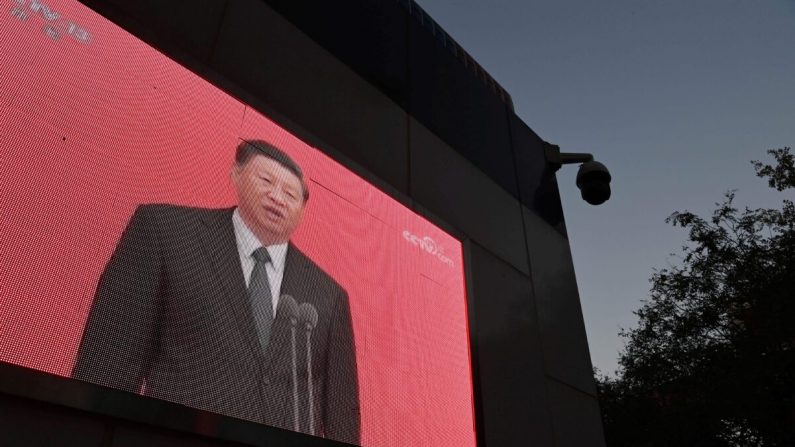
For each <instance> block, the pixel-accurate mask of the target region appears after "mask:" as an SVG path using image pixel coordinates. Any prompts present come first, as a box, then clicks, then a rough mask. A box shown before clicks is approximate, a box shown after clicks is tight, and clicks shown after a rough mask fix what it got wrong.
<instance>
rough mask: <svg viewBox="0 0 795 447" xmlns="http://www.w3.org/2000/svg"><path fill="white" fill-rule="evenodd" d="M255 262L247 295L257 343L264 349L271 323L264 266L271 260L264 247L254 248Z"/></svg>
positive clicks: (271, 306)
mask: <svg viewBox="0 0 795 447" xmlns="http://www.w3.org/2000/svg"><path fill="white" fill-rule="evenodd" d="M251 255H252V256H253V257H254V259H255V260H256V263H255V264H254V270H252V271H251V280H250V281H249V283H248V297H249V299H250V300H251V310H252V312H253V314H254V322H255V324H256V325H257V335H259V343H260V346H261V347H262V350H263V351H264V350H265V348H267V347H268V340H270V336H271V326H272V325H273V297H272V296H271V287H270V282H269V281H268V271H267V269H266V266H267V265H268V263H269V262H271V257H270V255H269V254H268V250H266V249H265V247H260V248H258V249H256V250H254V253H252V254H251Z"/></svg>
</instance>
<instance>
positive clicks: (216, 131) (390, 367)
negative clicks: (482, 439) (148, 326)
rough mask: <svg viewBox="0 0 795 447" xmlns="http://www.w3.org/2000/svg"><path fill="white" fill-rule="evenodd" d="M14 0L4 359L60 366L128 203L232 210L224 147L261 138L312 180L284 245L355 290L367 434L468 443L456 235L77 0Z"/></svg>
mask: <svg viewBox="0 0 795 447" xmlns="http://www.w3.org/2000/svg"><path fill="white" fill-rule="evenodd" d="M23 3H24V4H23V5H19V4H18V2H17V1H3V2H2V3H0V5H2V6H0V172H2V175H0V191H1V192H0V253H2V264H0V302H1V303H2V306H1V307H0V360H2V361H5V362H10V363H14V364H18V365H22V366H26V367H31V368H35V369H38V370H42V371H46V372H49V373H53V374H58V375H64V376H68V375H69V373H70V371H71V368H72V365H73V363H74V360H75V355H76V351H77V347H78V344H79V341H80V337H81V334H82V331H83V327H84V324H85V322H86V318H87V315H88V310H89V309H90V306H91V301H92V299H93V296H94V291H95V289H96V285H97V281H98V278H99V275H100V273H101V272H102V270H103V268H104V266H105V264H106V263H107V261H108V259H109V258H110V255H111V253H112V252H113V250H114V248H115V246H116V244H117V242H118V240H119V237H120V235H121V232H122V230H123V229H124V227H125V225H126V224H127V221H128V220H129V218H130V216H131V215H132V212H133V210H134V209H135V208H136V206H137V205H138V204H141V203H172V204H183V205H192V206H202V207H226V206H231V205H233V204H234V203H235V196H234V192H233V189H232V186H231V184H230V182H229V171H230V167H231V164H232V160H233V156H234V149H235V147H236V145H237V144H238V143H239V141H240V138H246V139H249V138H250V139H265V140H268V141H270V142H272V143H274V144H276V145H277V146H278V147H280V148H282V149H283V150H285V151H286V152H287V153H288V154H290V155H291V156H292V157H293V158H294V159H295V160H296V161H297V162H298V164H299V165H301V166H302V168H303V169H304V172H305V173H306V175H307V177H308V179H309V189H310V194H311V198H310V200H309V202H308V203H307V209H306V213H305V216H304V220H303V222H302V224H301V226H300V227H299V229H298V230H297V232H296V234H295V235H294V236H293V242H294V243H295V244H296V245H297V246H298V247H299V248H301V250H303V251H304V252H305V253H307V254H308V255H309V256H310V257H311V258H312V259H313V260H314V261H315V262H316V263H317V264H319V265H320V267H322V268H323V269H324V270H325V271H326V272H328V273H329V274H331V275H332V276H333V277H334V278H335V279H336V280H337V281H338V282H339V283H340V284H342V285H343V286H344V287H345V288H346V289H347V291H348V292H349V295H350V300H351V312H352V316H353V323H354V331H355V337H356V347H357V362H358V365H359V386H360V399H361V405H362V444H363V445H366V446H406V445H438V446H443V445H448V446H456V447H461V446H473V445H475V434H474V421H473V410H472V405H473V403H472V382H471V372H470V358H469V346H468V335H467V316H466V301H465V289H464V277H463V265H462V264H463V259H462V248H461V243H460V242H459V241H458V240H456V239H455V238H453V237H451V236H449V235H448V234H446V233H445V232H443V231H441V230H440V229H439V228H437V227H436V226H434V225H433V224H431V223H429V222H428V221H427V220H425V219H423V218H421V217H419V216H417V215H416V214H414V213H413V212H412V211H411V210H409V209H407V208H406V207H404V206H403V205H401V204H400V203H398V202H397V201H395V200H394V199H392V198H390V197H389V196H388V195H386V194H384V193H382V192H381V191H379V190H377V189H376V188H374V187H373V186H371V185H370V184H368V183H367V182H366V181H364V180H363V179H361V178H360V177H358V176H356V175H354V174H352V173H351V172H350V171H349V170H347V169H346V168H344V167H343V166H341V165H340V164H338V163H336V162H335V161H333V160H332V159H330V158H329V157H327V156H325V155H324V154H323V153H321V152H320V151H318V150H316V149H314V148H312V147H310V146H308V145H307V144H306V143H304V142H303V141H301V140H300V139H298V138H297V137H295V136H293V135H292V134H290V133H289V132H287V131H286V130H284V129H283V128H281V127H279V126H278V125H277V124H275V123H274V122H272V121H271V120H269V119H268V118H267V117H265V116H263V115H261V114H259V113H258V112H256V111H254V110H252V109H251V108H249V107H248V106H246V105H245V104H243V103H241V102H240V101H238V100H236V99H235V98H233V97H231V96H229V95H227V94H226V93H224V92H222V91H221V90H219V89H218V88H216V87H214V86H212V85H211V84H209V83H207V82H206V81H204V80H202V79H201V78H199V77H198V76H196V75H195V74H193V73H192V72H190V71H188V70H186V69H184V68H183V67H181V66H180V65H178V64H176V63H175V62H173V61H171V60H170V59H168V58H167V57H165V56H164V55H162V54H160V53H159V52H157V51H156V50H154V49H152V48H151V47H149V46H147V45H146V44H144V43H142V42H141V41H139V40H138V39H136V38H134V37H132V36H131V35H129V34H128V33H127V32H125V31H123V30H121V29H120V28H118V27H117V26H115V25H113V24H112V23H110V22H109V21H107V20H105V19H104V18H102V17H100V16H98V15H97V14H95V13H94V12H92V11H91V10H89V9H87V8H86V7H84V6H83V5H81V4H80V3H78V2H76V1H68V0H66V1H52V0H51V1H47V3H46V5H44V4H43V3H41V2H39V4H40V5H44V7H45V8H47V11H42V9H41V6H40V7H39V10H38V11H36V10H35V8H31V5H30V4H29V3H27V2H23ZM15 8H21V10H23V11H25V12H26V13H27V17H24V18H20V14H19V11H20V9H16V10H15ZM47 12H49V13H50V17H52V13H54V12H55V13H57V15H58V19H55V20H48V17H47V14H46V13H47ZM70 24H71V26H70ZM48 25H49V26H52V28H49V29H48V28H47V26H48ZM79 29H83V30H85V31H86V32H87V33H88V36H90V38H89V39H85V36H86V34H80V32H79ZM70 33H71V34H70ZM78 37H80V38H78ZM81 38H82V40H81ZM419 240H424V243H418V241H419ZM431 241H432V242H431ZM340 254H344V255H340Z"/></svg>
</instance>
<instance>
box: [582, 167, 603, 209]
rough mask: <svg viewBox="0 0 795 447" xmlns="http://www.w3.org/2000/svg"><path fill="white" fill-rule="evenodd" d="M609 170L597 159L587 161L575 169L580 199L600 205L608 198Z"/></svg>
mask: <svg viewBox="0 0 795 447" xmlns="http://www.w3.org/2000/svg"><path fill="white" fill-rule="evenodd" d="M610 179H611V176H610V172H609V171H608V170H607V167H605V165H603V164H602V163H599V162H598V161H588V162H585V163H583V164H582V165H580V170H579V171H577V187H578V188H580V193H581V194H582V199H583V200H585V201H586V202H588V203H590V204H591V205H601V204H603V203H605V202H606V201H607V199H609V198H610Z"/></svg>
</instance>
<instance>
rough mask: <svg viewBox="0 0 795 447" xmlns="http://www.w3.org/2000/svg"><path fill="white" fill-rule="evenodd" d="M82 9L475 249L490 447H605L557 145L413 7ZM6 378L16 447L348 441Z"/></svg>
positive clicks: (224, 2) (352, 0) (364, 2)
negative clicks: (553, 153)
mask: <svg viewBox="0 0 795 447" xmlns="http://www.w3.org/2000/svg"><path fill="white" fill-rule="evenodd" d="M83 3H84V4H86V5H88V6H89V7H91V8H93V9H95V10H96V11H97V12H99V13H101V14H102V15H104V16H106V17H107V18H109V19H110V20H112V21H114V22H116V23H117V24H119V25H120V26H122V27H124V28H125V29H127V30H128V31H130V32H131V33H133V34H135V35H136V36H138V37H139V38H141V39H143V40H145V41H146V42H148V43H149V44H151V45H152V46H154V47H156V48H158V49H160V50H161V51H163V52H165V53H166V54H168V55H169V56H170V57H172V58H173V59H175V60H177V61H178V62H180V63H181V64H183V65H185V66H186V67H188V68H189V69H191V70H192V71H194V72H196V73H198V74H199V75H201V76H203V77H205V78H206V79H208V80H209V81H211V82H213V83H214V84H216V85H218V86H219V87H220V88H222V89H224V90H225V91H227V92H229V93H230V94H232V95H233V96H236V97H238V98H240V99H241V100H242V101H244V102H246V103H247V104H249V105H251V106H253V107H255V108H257V109H259V110H261V111H262V112H263V113H265V114H267V115H268V116H269V117H272V118H273V119H275V120H276V121H277V122H279V124H280V125H282V126H284V127H286V128H287V129H290V131H291V132H293V133H294V134H296V135H298V136H300V137H301V138H303V139H304V140H306V141H307V142H309V144H311V145H313V146H315V147H318V148H320V149H321V150H323V151H324V152H326V153H327V154H329V155H330V156H332V157H333V158H335V159H336V160H338V161H339V162H341V163H343V164H344V165H346V166H347V167H349V168H350V169H352V170H353V171H355V172H356V173H358V174H359V175H361V176H363V177H364V178H366V179H368V180H369V181H370V182H372V183H373V184H375V185H376V186H377V187H379V188H380V189H382V190H384V191H386V192H387V193H389V194H390V195H392V196H393V197H395V198H396V199H397V200H399V201H401V202H402V203H404V204H405V205H406V206H408V207H410V208H412V209H413V210H415V211H416V212H418V213H419V214H421V215H423V216H426V217H427V218H429V219H430V220H431V221H433V222H434V223H436V224H437V225H439V226H441V227H442V228H444V229H446V230H447V231H448V232H450V233H451V234H453V235H455V236H456V237H458V238H460V239H461V240H462V241H464V245H465V257H466V261H467V265H466V274H467V281H468V298H469V300H470V306H469V308H470V311H471V315H470V329H471V347H472V359H473V365H472V366H473V371H474V381H475V383H474V388H475V390H474V391H475V398H476V421H477V427H478V445H480V446H484V447H495V446H501V447H502V446H519V445H522V446H558V447H566V446H577V447H581V446H602V445H604V440H603V434H602V428H601V421H600V416H599V408H598V404H597V401H596V394H595V387H594V381H593V377H592V370H591V361H590V358H589V353H588V345H587V341H586V336H585V329H584V326H583V319H582V314H581V309H580V302H579V297H578V293H577V287H576V283H575V278H574V271H573V266H572V262H571V255H570V249H569V245H568V241H567V236H566V229H565V225H564V221H563V215H562V210H561V207H560V197H559V193H558V188H557V184H556V179H555V176H554V171H553V170H552V169H551V168H550V167H549V166H548V165H547V162H546V160H545V159H544V150H543V148H544V145H545V143H544V141H543V140H542V139H541V138H539V137H538V136H537V135H536V134H535V133H534V132H533V131H532V130H531V129H530V128H529V127H528V126H527V125H526V124H525V123H523V122H522V121H521V120H520V119H519V118H518V117H517V116H516V115H515V114H514V112H513V107H512V104H511V100H510V97H509V96H508V94H507V93H506V92H505V91H504V90H503V89H502V88H501V87H500V86H499V85H497V84H496V83H495V82H494V80H493V79H491V77H490V76H489V75H488V74H487V73H485V72H484V71H483V69H482V68H481V67H479V66H478V65H477V63H475V62H474V61H473V60H472V59H471V57H469V56H468V55H467V54H466V53H465V52H464V51H463V50H462V49H461V48H460V47H459V46H458V45H457V44H456V43H455V42H454V41H453V40H452V39H451V38H450V37H449V36H448V35H447V34H446V33H445V32H444V31H443V30H441V29H440V28H439V27H438V25H437V24H436V23H435V22H434V21H433V20H431V19H430V18H429V17H428V16H427V14H425V13H424V12H423V11H422V10H421V9H420V8H419V7H418V6H417V5H416V4H414V3H413V2H409V1H395V0H345V1H338V2H310V1H305V0H234V1H232V0H203V1H195V0H193V1H187V0H170V1H162V0H135V1H133V0H85V1H83ZM1 366H2V367H1V368H0V384H1V385H0V386H2V390H1V391H2V394H0V414H3V415H4V416H3V417H2V418H0V444H3V445H75V446H77V445H79V446H110V445H112V446H119V447H121V446H132V445H150V446H159V445H177V446H179V445H191V446H195V445H201V446H204V445H207V446H215V445H296V446H298V445H301V446H304V445H306V446H310V445H312V446H314V445H317V446H320V445H338V444H335V443H332V442H328V441H325V440H321V439H314V438H310V437H307V436H303V435H300V434H295V433H289V432H283V431H280V430H275V429H270V428H268V427H262V426H258V425H256V424H251V423H245V422H242V421H236V420H231V419H229V418H224V417H220V416H215V415H209V414H207V413H202V412H198V411H191V410H188V409H185V408H181V407H178V406H176V405H171V404H167V403H160V402H151V401H149V400H147V399H145V398H142V397H139V396H130V395H126V394H124V393H120V392H115V391H110V390H104V389H100V388H98V387H93V386H91V385H88V384H82V383H75V382H73V381H69V380H66V379H60V378H56V377H50V376H46V375H44V374H41V373H36V372H33V371H30V370H25V369H22V368H17V367H13V366H10V365H1ZM47 440H49V441H47ZM53 440H54V441H53Z"/></svg>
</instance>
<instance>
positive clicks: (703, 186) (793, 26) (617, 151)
mask: <svg viewBox="0 0 795 447" xmlns="http://www.w3.org/2000/svg"><path fill="white" fill-rule="evenodd" d="M419 4H420V6H422V7H423V8H424V9H425V10H426V11H427V12H428V13H429V14H430V15H431V16H432V17H433V18H434V19H435V20H436V21H437V22H438V23H439V24H440V25H441V26H442V27H443V28H444V29H445V30H446V31H447V32H448V33H449V34H450V35H451V36H453V38H454V39H455V40H456V41H458V43H459V44H461V46H463V47H464V48H465V49H466V50H467V51H468V52H469V53H470V54H471V55H472V56H473V57H474V58H475V59H476V60H477V61H478V62H479V63H480V64H481V65H482V66H483V67H484V68H485V69H486V70H487V71H488V72H489V73H490V74H491V75H492V76H493V77H494V78H495V79H496V80H497V81H498V82H499V83H500V84H501V85H502V86H503V87H505V89H506V90H508V92H509V93H510V94H511V96H512V97H513V101H514V105H515V108H516V112H517V114H518V115H519V116H520V117H521V118H522V119H523V120H524V121H525V122H526V123H527V124H528V125H529V126H530V127H531V128H532V129H533V130H535V131H536V133H538V134H539V135H540V136H541V137H542V138H544V139H545V140H547V141H549V142H551V143H555V144H558V145H560V146H561V149H562V150H564V151H568V152H592V153H594V154H595V156H596V158H597V160H599V161H602V162H603V163H605V164H606V165H607V166H608V168H609V169H610V171H611V173H612V174H613V185H612V186H613V197H612V199H611V200H610V201H609V202H607V203H606V204H604V205H602V206H599V207H593V206H590V205H588V204H586V203H585V202H583V201H582V200H581V199H580V197H579V191H578V190H577V188H576V186H575V185H574V178H575V175H576V171H577V169H576V167H567V168H564V169H562V170H561V171H560V172H559V173H558V181H559V183H560V186H561V195H562V200H563V208H564V211H565V215H566V222H567V226H568V230H569V236H570V241H571V246H572V253H573V256H574V264H575V269H576V272H577V282H578V285H579V290H580V298H581V300H582V307H583V314H584V317H585V326H586V329H587V332H588V341H589V344H590V349H591V357H592V360H593V363H594V365H595V366H597V367H598V368H599V369H600V370H602V371H603V372H606V373H612V372H613V371H614V370H615V369H616V368H617V357H618V351H619V350H620V349H621V348H622V346H623V340H622V339H621V338H620V337H618V332H619V329H620V328H631V327H634V325H635V323H636V318H635V316H634V315H633V314H632V311H633V310H635V309H637V308H639V307H640V306H641V305H642V302H641V300H643V299H645V298H646V297H648V292H649V287H650V284H649V281H648V280H649V278H650V277H651V275H652V273H653V271H654V269H655V268H662V267H666V266H669V265H673V264H676V263H677V262H678V258H677V256H675V255H674V256H672V255H671V253H678V252H679V247H681V245H682V244H683V243H684V241H685V239H686V236H687V235H686V233H685V232H684V231H682V230H681V229H678V228H673V227H671V226H670V225H668V224H666V223H665V222H664V219H665V218H666V217H667V216H668V215H670V214H671V213H672V212H673V211H676V210H684V209H687V210H690V211H694V212H697V213H701V214H702V215H706V214H708V213H710V212H711V210H712V209H713V207H714V203H715V202H717V201H719V200H721V198H722V196H723V193H724V192H725V191H726V190H728V189H737V190H738V192H737V199H736V203H737V204H739V205H742V206H744V205H749V206H752V207H757V206H778V205H779V204H780V203H781V200H782V199H784V198H785V197H787V196H788V197H789V198H792V193H791V192H789V193H779V192H776V191H773V190H770V189H768V188H767V186H766V183H765V182H764V181H763V180H761V179H758V178H757V177H755V176H754V171H753V168H752V167H751V165H750V163H749V161H750V160H752V159H756V160H759V159H763V160H767V159H768V157H767V156H766V154H765V150H767V149H771V148H775V147H782V146H795V0H778V1H749V0H697V1H692V0H689V1H684V0H666V1H662V0H658V1H650V0H609V1H607V2H594V1H587V0H521V1H520V0H491V1H483V0H419Z"/></svg>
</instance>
